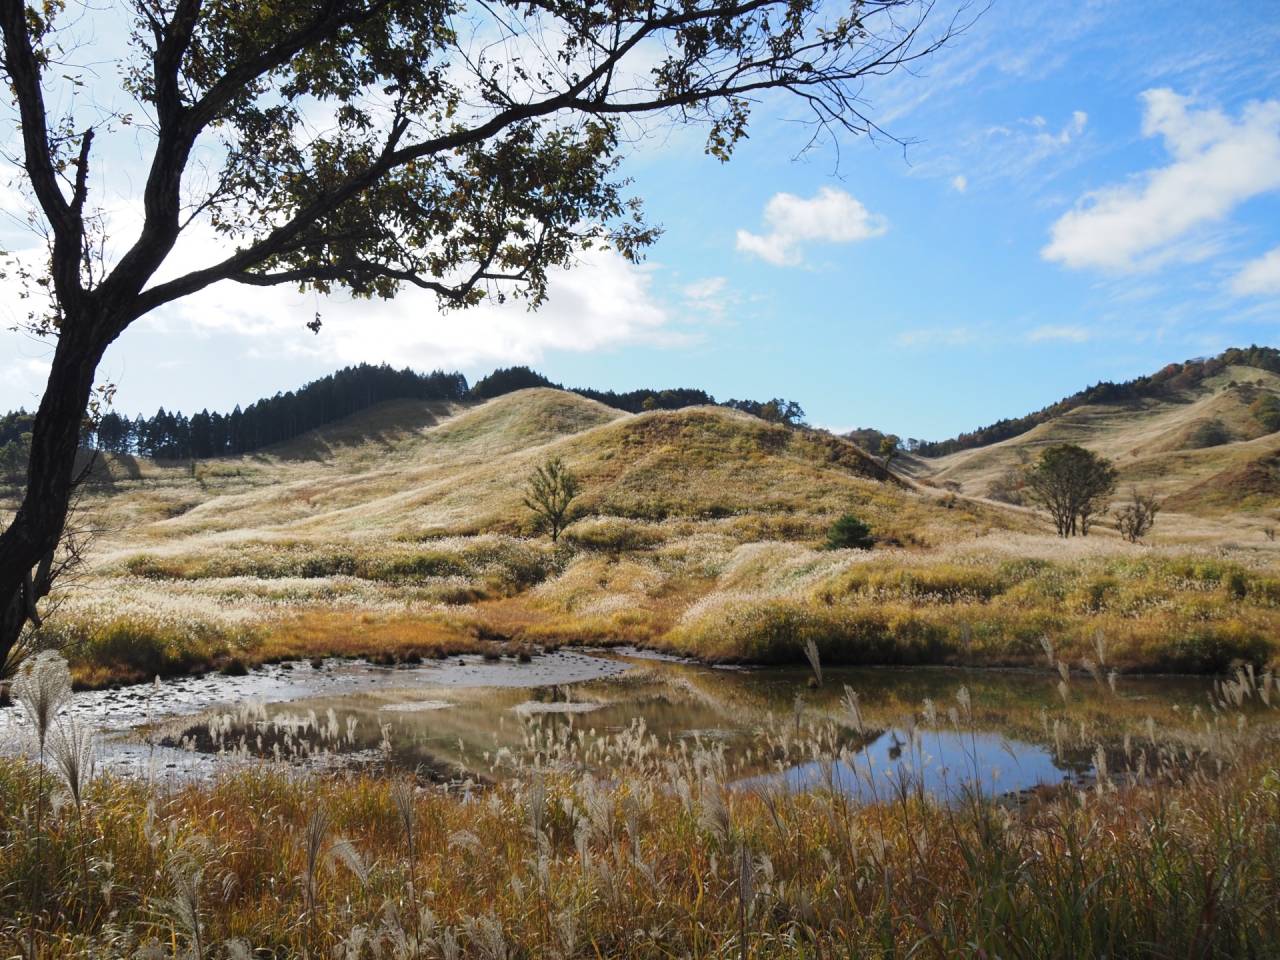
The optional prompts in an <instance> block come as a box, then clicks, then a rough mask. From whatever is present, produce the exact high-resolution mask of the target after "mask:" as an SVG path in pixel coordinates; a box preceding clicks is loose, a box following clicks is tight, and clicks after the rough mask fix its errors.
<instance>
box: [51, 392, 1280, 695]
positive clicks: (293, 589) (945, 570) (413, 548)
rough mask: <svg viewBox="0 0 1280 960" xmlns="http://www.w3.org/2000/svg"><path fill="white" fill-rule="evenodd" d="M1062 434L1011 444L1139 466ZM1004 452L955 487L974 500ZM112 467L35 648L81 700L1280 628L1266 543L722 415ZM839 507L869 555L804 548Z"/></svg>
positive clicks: (422, 407) (952, 658) (357, 419)
mask: <svg viewBox="0 0 1280 960" xmlns="http://www.w3.org/2000/svg"><path fill="white" fill-rule="evenodd" d="M1196 402H1197V403H1202V404H1203V405H1205V406H1207V405H1210V404H1214V403H1216V404H1217V405H1218V406H1217V407H1214V409H1219V408H1221V407H1222V406H1223V403H1222V401H1221V399H1220V398H1218V399H1215V397H1214V396H1207V397H1206V398H1204V399H1203V400H1202V401H1196ZM1194 406H1195V404H1194V403H1192V404H1188V405H1186V409H1183V408H1180V407H1179V408H1175V407H1170V408H1169V409H1168V410H1166V411H1163V412H1159V411H1157V412H1153V413H1152V417H1151V418H1152V419H1153V420H1155V419H1158V420H1159V429H1156V430H1150V431H1148V432H1149V433H1150V434H1151V436H1150V437H1149V438H1148V439H1149V447H1150V450H1151V452H1149V453H1143V454H1142V455H1143V456H1145V457H1146V458H1147V460H1148V462H1153V461H1152V459H1151V458H1156V457H1164V458H1166V462H1167V460H1168V458H1171V457H1188V458H1194V457H1195V456H1199V455H1203V453H1204V451H1173V452H1170V451H1168V450H1166V449H1164V448H1165V447H1167V445H1168V437H1169V435H1170V434H1171V432H1175V431H1176V430H1177V429H1178V427H1179V424H1180V423H1183V424H1185V423H1190V422H1192V420H1193V419H1194V413H1193V412H1189V411H1190V410H1191V407H1194ZM1219 412H1220V414H1221V415H1222V416H1223V417H1224V418H1225V417H1227V412H1224V411H1221V410H1219ZM1073 416H1074V418H1075V419H1074V420H1073V422H1072V424H1064V425H1058V426H1056V427H1055V425H1050V424H1046V425H1043V426H1042V427H1041V428H1037V433H1043V434H1047V435H1049V436H1046V437H1032V438H1022V442H1023V444H1024V445H1026V444H1031V443H1036V442H1051V440H1052V439H1053V438H1055V437H1061V436H1065V435H1069V434H1070V432H1071V431H1072V430H1075V431H1077V433H1078V431H1079V430H1081V429H1083V425H1084V424H1086V423H1091V424H1093V426H1092V428H1091V429H1094V430H1095V432H1098V431H1102V432H1103V433H1105V432H1106V431H1109V433H1106V436H1107V441H1106V442H1107V443H1108V444H1109V446H1107V447H1106V449H1108V450H1109V451H1111V452H1112V455H1116V456H1117V457H1118V456H1119V450H1120V448H1121V447H1122V446H1124V444H1126V443H1128V444H1130V446H1131V447H1134V446H1140V444H1139V443H1138V440H1137V439H1136V438H1135V437H1134V436H1131V435H1129V434H1126V431H1127V430H1129V429H1130V428H1129V426H1127V425H1126V421H1125V419H1124V418H1120V417H1116V418H1114V419H1112V420H1108V419H1107V416H1108V415H1107V414H1105V413H1092V412H1090V411H1088V410H1082V411H1076V412H1074V414H1073ZM1090 417H1092V418H1093V419H1092V420H1089V419H1088V418H1090ZM1179 417H1181V419H1179ZM1055 429H1056V430H1057V432H1056V433H1055V432H1054V430H1055ZM1100 435H1101V433H1100ZM1265 443H1266V439H1265V438H1258V439H1254V440H1240V441H1236V442H1235V443H1234V444H1233V445H1232V446H1233V448H1237V447H1238V448H1242V449H1243V448H1246V447H1248V446H1249V445H1250V444H1253V445H1258V446H1259V448H1260V449H1262V448H1263V447H1264V445H1265ZM1156 448H1160V449H1159V450H1157V449H1156ZM1141 449H1142V450H1143V451H1145V450H1146V449H1147V447H1142V448H1141ZM1161 451H1163V452H1161ZM553 455H554V456H558V457H561V458H562V459H563V460H564V462H565V463H566V464H567V465H568V466H569V468H570V469H571V470H572V471H573V472H574V473H575V474H576V475H577V476H578V477H579V478H580V480H581V485H582V491H581V495H580V497H579V498H578V500H577V502H576V504H575V508H576V511H577V519H576V520H575V522H574V523H573V524H572V525H571V526H570V527H569V529H568V530H567V531H566V533H565V535H564V537H563V538H562V541H561V543H560V544H559V545H557V546H553V545H552V544H551V543H550V542H549V541H548V539H547V538H546V537H542V536H539V535H538V532H537V530H536V527H535V525H534V523H533V517H532V515H531V514H530V511H529V510H528V509H527V508H526V507H525V506H524V504H523V492H522V487H523V484H524V481H525V478H527V477H528V475H529V473H530V472H531V470H532V469H533V468H534V466H535V465H537V464H539V463H541V462H542V461H543V460H545V459H546V458H547V457H549V456H553ZM1017 456H1018V454H1017V453H1016V451H1007V450H1002V449H997V448H991V449H988V450H978V451H968V452H966V453H965V454H962V455H957V458H956V460H955V462H954V463H953V464H944V465H943V466H944V467H947V468H950V469H954V470H955V471H956V473H962V472H963V470H964V469H968V470H969V471H970V473H971V474H972V475H978V476H980V475H981V470H984V469H985V470H989V471H990V470H998V469H1001V467H1002V463H1003V462H1004V461H1003V460H1002V459H1001V458H1004V460H1008V461H1016V458H1017ZM1135 456H1136V455H1135ZM993 457H994V458H995V462H994V463H993V464H988V465H986V466H981V463H982V458H993ZM961 458H967V460H968V461H972V462H971V463H970V464H969V465H968V467H967V468H966V467H965V465H964V462H963V461H962V460H961ZM1220 463H1221V461H1215V465H1218V468H1219V469H1221V466H1220ZM100 472H101V473H102V475H103V477H104V479H103V481H102V482H101V483H99V484H97V485H95V486H94V487H93V488H92V489H91V490H90V491H89V494H88V496H87V498H86V502H85V503H84V504H83V506H82V508H81V514H80V517H79V521H78V522H81V523H86V524H89V525H91V526H93V527H94V528H95V529H96V530H97V531H98V534H97V539H96V541H95V544H94V547H93V550H92V554H91V561H90V564H89V566H88V569H87V570H86V571H85V573H84V576H83V577H82V578H81V579H80V581H79V582H78V583H77V584H76V585H75V588H74V589H71V590H68V591H66V593H65V596H64V597H62V598H61V600H62V603H61V606H60V608H59V610H58V612H57V614H56V615H55V616H54V617H52V618H51V619H50V622H49V625H48V627H47V628H46V634H47V635H48V637H49V639H51V640H54V641H57V642H61V643H63V644H65V645H66V647H67V649H68V650H69V651H70V652H71V654H72V656H73V658H74V659H75V661H76V664H77V671H78V675H79V678H80V680H81V682H83V683H90V684H100V683H108V682H113V681H116V680H120V679H145V678H148V677H150V676H151V675H153V674H155V673H157V672H181V671H186V670H190V669H206V668H208V667H210V666H213V667H222V668H224V669H239V668H240V667H241V666H242V665H248V664H252V663H253V662H256V661H261V660H268V659H276V658H283V657H301V656H312V655H320V654H348V655H363V656H376V657H380V658H387V659H395V658H407V659H412V658H414V657H421V656H432V655H441V654H444V653H448V652H451V651H461V650H479V649H486V648H491V647H494V648H498V649H502V650H506V651H508V652H516V651H517V650H518V649H521V648H525V647H529V646H531V645H535V644H537V645H557V644H561V643H565V642H590V643H616V642H630V643H641V644H645V645H648V646H652V647H657V648H661V649H665V650H670V651H672V652H678V653H683V654H689V655H693V656H697V657H701V658H705V659H712V660H744V659H745V660H754V661H778V660H796V659H798V658H800V657H801V655H802V654H801V644H802V643H803V642H804V641H806V640H809V639H812V640H813V641H814V642H815V643H816V644H817V645H818V646H819V648H820V649H821V650H822V652H823V655H824V657H826V658H827V659H828V660H831V661H836V660H839V661H845V662H922V661H927V662H957V663H959V662H964V663H973V664H983V665H997V664H1020V665H1027V664H1035V663H1039V662H1041V661H1042V659H1043V656H1044V654H1043V646H1042V638H1046V637H1047V638H1048V640H1049V642H1051V643H1052V644H1055V645H1056V648H1057V649H1059V650H1060V651H1064V652H1065V654H1070V655H1074V656H1075V658H1076V659H1077V661H1082V660H1083V659H1084V658H1086V657H1088V658H1090V659H1091V660H1093V661H1094V662H1095V663H1096V662H1097V661H1099V660H1104V661H1106V663H1107V665H1108V666H1115V667H1120V668H1126V669H1159V668H1163V669H1188V670H1202V669H1218V668H1221V667H1224V666H1226V665H1227V664H1229V663H1230V662H1232V661H1233V660H1238V659H1245V660H1249V661H1251V662H1254V663H1257V664H1263V663H1265V662H1267V661H1268V660H1269V659H1270V658H1271V656H1272V653H1271V650H1272V647H1271V641H1270V638H1271V637H1273V636H1276V635H1278V634H1280V629H1278V628H1280V610H1277V609H1276V607H1277V604H1278V603H1280V586H1277V584H1280V578H1277V577H1276V576H1274V575H1273V573H1272V570H1273V566H1274V564H1273V556H1274V554H1275V550H1274V545H1273V544H1271V543H1269V542H1267V541H1264V540H1263V539H1262V538H1261V537H1259V538H1257V541H1256V542H1252V541H1251V542H1250V543H1249V544H1247V545H1245V546H1236V547H1231V548H1229V549H1228V550H1227V551H1226V553H1225V554H1224V553H1223V551H1222V549H1221V541H1222V539H1223V536H1222V531H1223V530H1224V529H1227V528H1225V527H1221V526H1220V527H1219V528H1214V529H1210V530H1209V531H1208V532H1207V533H1206V532H1204V531H1201V532H1199V533H1198V534H1197V535H1196V537H1184V538H1183V539H1184V540H1195V539H1197V537H1198V538H1199V539H1200V540H1204V539H1206V538H1209V539H1212V541H1213V546H1212V548H1211V549H1206V548H1205V547H1204V546H1196V545H1189V544H1188V543H1183V542H1179V536H1175V535H1167V536H1166V537H1165V540H1166V544H1165V545H1164V546H1162V547H1160V548H1159V549H1157V550H1152V549H1150V548H1147V547H1135V546H1132V545H1129V544H1124V543H1122V542H1120V541H1119V540H1118V539H1117V538H1115V537H1114V536H1111V535H1109V534H1108V533H1107V532H1106V531H1103V532H1102V533H1101V534H1100V535H1099V536H1094V537H1090V538H1089V540H1088V541H1087V542H1074V543H1071V544H1063V543H1061V542H1060V541H1057V540H1056V538H1051V537H1048V536H1046V535H1045V533H1044V530H1045V525H1044V522H1043V521H1042V520H1041V519H1040V518H1038V517H1036V516H1035V515H1033V514H1032V513H1031V512H1030V511H1027V510H1021V509H1016V508H1013V507H1009V506H1007V505H1004V504H1000V503H995V502H991V501H984V500H981V499H976V498H970V497H967V496H956V495H955V494H953V493H949V492H947V491H946V490H945V489H944V488H942V487H940V486H931V485H928V484H916V483H913V482H911V481H910V480H905V479H901V478H899V477H897V476H893V475H890V474H887V473H886V472H885V471H884V469H883V468H882V467H881V465H880V464H879V462H878V461H877V460H875V459H874V458H871V457H869V456H867V455H866V454H865V453H864V452H863V451H861V450H860V449H859V448H858V447H856V446H855V445H853V444H852V443H850V442H848V441H846V440H843V439H840V438H837V437H833V436H831V435H830V434H826V433H823V432H820V431H810V430H803V429H793V428H788V427H784V426H780V425H775V424H769V423H765V422H764V421H762V420H759V419H757V418H754V417H750V416H748V415H746V414H743V413H739V412H736V411H732V410H727V409H724V408H721V407H695V408H687V409H684V410H679V411H672V412H663V411H654V412H650V413H643V414H638V415H631V414H625V413H620V412H619V411H618V410H615V409H613V408H610V407H606V406H604V405H602V404H600V403H597V402H595V401H592V400H588V399H585V398H583V397H580V396H578V395H576V394H572V393H565V392H562V391H556V390H548V389H533V390H526V391H521V392H518V393H514V394H508V395H505V396H502V397H499V398H497V399H494V400H491V401H488V402H486V403H484V404H481V405H476V406H449V405H444V404H435V405H430V404H423V403H414V402H396V403H390V404H386V405H383V406H381V407H378V408H374V409H370V410H366V411H363V412H361V413H360V414H357V415H355V416H353V417H351V418H349V419H348V420H346V421H343V422H340V423H338V424H335V425H333V426H331V427H329V428H326V429H325V430H323V431H316V432H313V433H311V434H308V435H305V436H303V437H300V438H298V439H296V440H294V441H291V442H290V443H288V444H285V445H282V446H279V447H277V448H272V449H268V450H264V451H259V452H257V453H254V454H251V455H248V456H244V457H238V458H223V459H216V460H208V461H200V462H197V463H195V464H194V466H169V467H165V466H160V465H157V464H155V463H150V462H147V461H131V462H123V461H110V460H108V461H107V463H106V464H105V466H104V467H103V468H102V470H101V471H100ZM108 474H109V479H105V478H106V477H107V476H108ZM1205 475H1206V476H1207V475H1208V473H1207V471H1206V472H1205ZM940 476H941V478H942V479H946V478H948V474H947V473H946V472H945V470H944V472H942V473H941V474H940ZM970 482H972V481H970ZM846 512H853V513H855V514H856V515H858V516H859V517H860V518H862V519H863V520H865V521H866V522H867V523H869V524H870V526H871V528H872V531H873V533H874V535H875V537H876V540H877V543H876V547H875V549H874V550H871V551H861V550H834V551H832V550H826V549H823V548H822V546H823V541H824V538H825V535H826V532H827V530H828V528H829V527H830V526H831V524H832V523H833V521H834V520H835V519H836V518H837V517H839V516H840V515H841V514H843V513H846ZM1174 529H1175V530H1176V529H1177V525H1176V524H1175V525H1174ZM1215 529H1216V533H1215V532H1214V530H1215ZM1100 638H1101V639H1100Z"/></svg>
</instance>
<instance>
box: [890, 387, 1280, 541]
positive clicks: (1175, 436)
mask: <svg viewBox="0 0 1280 960" xmlns="http://www.w3.org/2000/svg"><path fill="white" fill-rule="evenodd" d="M1263 397H1280V376H1277V375H1276V374H1274V373H1270V372H1268V371H1265V370H1259V369H1257V368H1255V367H1243V366H1236V367H1227V368H1226V369H1224V370H1222V371H1221V372H1219V373H1217V374H1215V375H1214V376H1212V377H1208V378H1205V379H1204V380H1202V381H1199V382H1197V383H1196V384H1194V385H1193V386H1191V387H1188V388H1186V389H1181V390H1170V391H1169V392H1167V394H1166V395H1165V396H1163V397H1161V398H1159V399H1141V400H1138V401H1135V402H1132V403H1123V404H1087V405H1084V406H1079V407H1076V408H1074V409H1071V410H1069V411H1067V412H1066V413H1063V414H1061V415H1059V416H1055V417H1053V418H1051V419H1049V420H1048V421H1046V422H1044V423H1041V424H1039V425H1038V426H1036V427H1034V428H1033V429H1031V430H1028V431H1027V432H1026V433H1023V434H1021V435H1019V436H1016V437H1013V438H1012V439H1009V440H1004V441H1002V442H1000V443H995V444H991V445H989V446H983V447H977V448H975V449H970V450H963V451H960V452H958V453H953V454H950V455H948V456H945V457H939V458H937V459H931V460H930V459H924V458H913V459H912V460H911V469H912V471H913V473H914V475H915V476H916V477H918V478H921V479H928V480H929V481H931V482H934V483H938V484H942V485H945V486H948V487H951V488H954V489H956V490H959V491H961V492H963V493H966V494H969V495H972V496H987V495H990V494H992V493H993V492H997V491H999V489H1000V486H1001V481H1002V479H1003V478H1004V477H1005V476H1006V475H1008V474H1009V473H1010V471H1013V470H1017V469H1018V468H1020V467H1021V466H1023V465H1025V464H1027V463H1030V462H1032V461H1033V460H1034V459H1035V457H1036V456H1038V454H1039V452H1040V451H1041V450H1043V449H1044V448H1045V447H1047V446H1049V445H1051V444H1055V443H1078V444H1080V445H1082V446H1085V447H1088V448H1089V449H1091V450H1095V451H1097V452H1098V453H1100V454H1102V455H1104V456H1106V457H1109V458H1110V459H1111V460H1112V461H1113V462H1114V463H1115V465H1116V467H1117V469H1118V471H1119V475H1120V480H1119V486H1120V489H1121V490H1122V491H1123V490H1125V489H1126V488H1127V487H1129V486H1130V485H1136V486H1138V487H1140V488H1142V489H1144V490H1150V491H1151V492H1153V493H1155V494H1156V495H1157V496H1158V497H1160V498H1161V499H1162V500H1164V501H1165V503H1166V507H1167V508H1168V509H1169V510H1172V511H1178V512H1182V513H1190V514H1197V515H1202V516H1221V515H1223V514H1226V513H1239V512H1240V511H1245V512H1247V513H1250V514H1254V515H1255V516H1253V517H1251V518H1249V520H1248V521H1247V522H1245V523H1244V524H1243V525H1242V529H1249V530H1252V532H1253V535H1255V536H1256V535H1258V528H1260V527H1261V526H1265V525H1269V524H1270V523H1271V522H1272V521H1271V520H1270V519H1269V518H1268V517H1267V516H1266V513H1267V511H1274V510H1275V509H1277V508H1280V483H1277V480H1276V477H1275V460H1276V457H1277V454H1278V453H1280V433H1272V432H1269V431H1268V429H1267V427H1266V425H1264V424H1263V423H1262V422H1260V420H1259V418H1258V417H1257V415H1256V414H1255V413H1254V412H1252V411H1251V408H1252V407H1255V406H1256V403H1257V401H1258V400H1259V399H1260V398H1263Z"/></svg>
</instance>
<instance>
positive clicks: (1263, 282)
mask: <svg viewBox="0 0 1280 960" xmlns="http://www.w3.org/2000/svg"><path fill="white" fill-rule="evenodd" d="M1231 292H1232V293H1234V294H1236V295H1238V296H1241V297H1248V296H1256V295H1260V294H1261V295H1265V294H1272V293H1275V294H1280V247H1276V248H1274V249H1272V250H1269V251H1268V252H1266V253H1264V254H1263V255H1262V256H1260V257H1258V259H1256V260H1250V261H1249V262H1248V263H1246V264H1245V265H1244V267H1243V269H1241V271H1240V272H1239V273H1237V274H1236V275H1235V277H1233V278H1232V280H1231Z"/></svg>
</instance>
